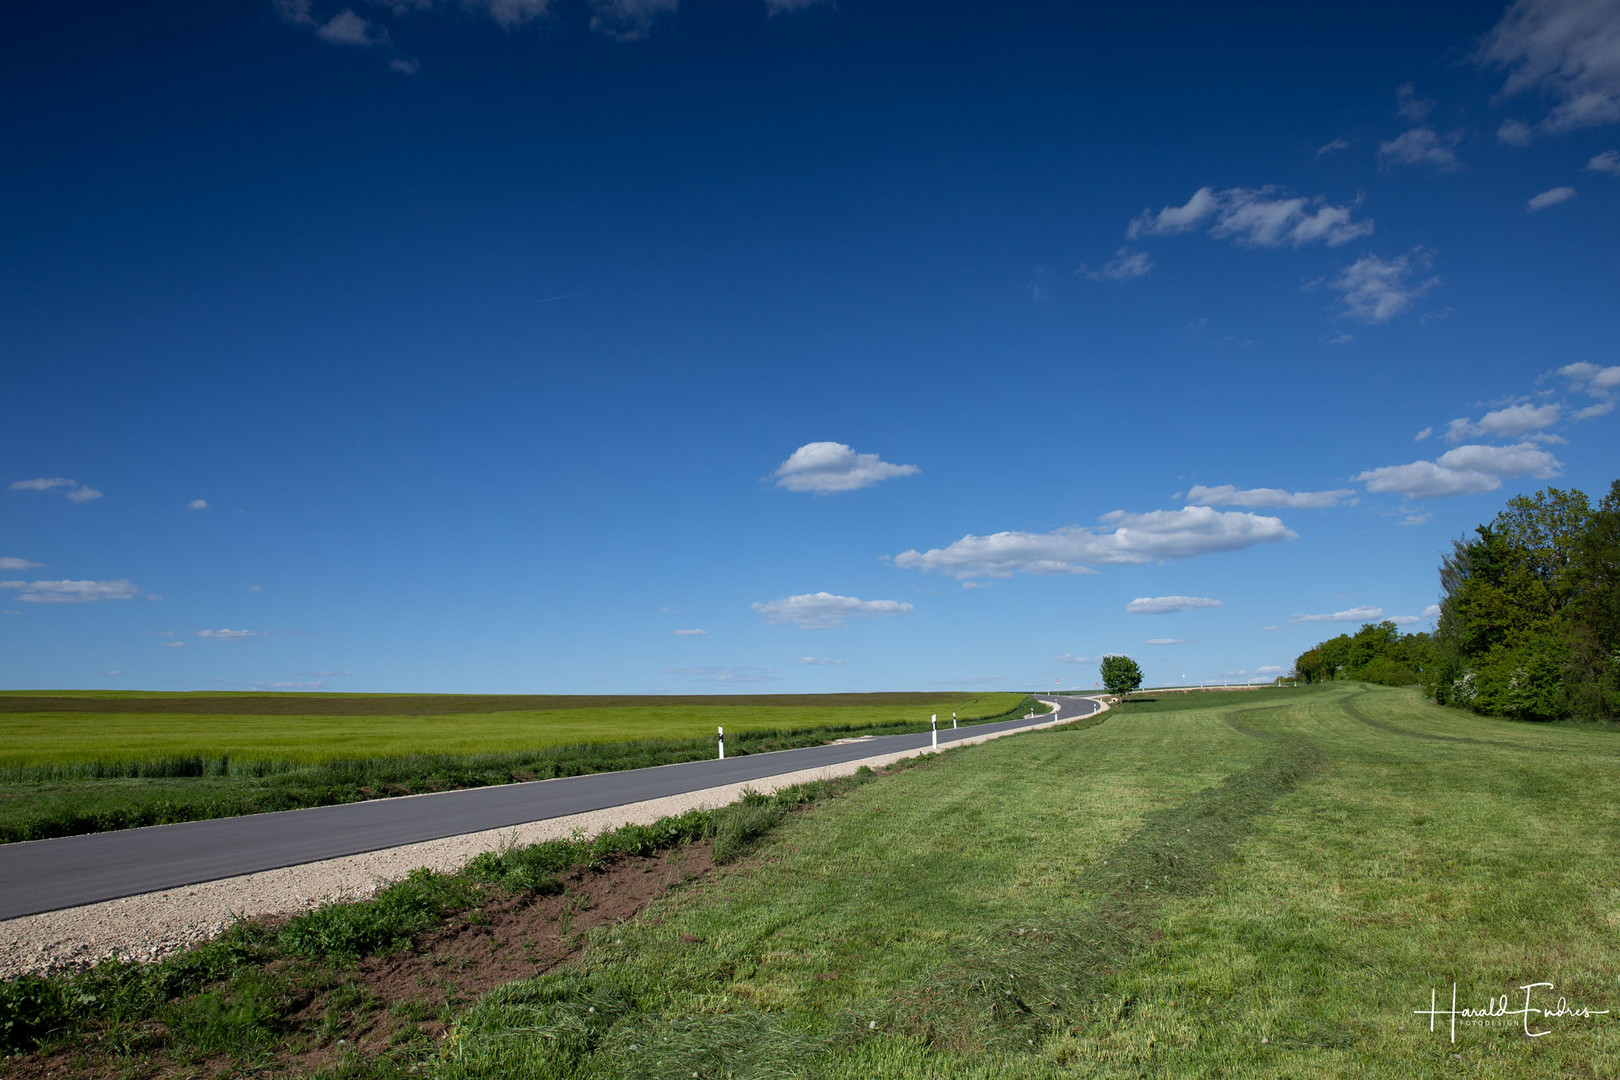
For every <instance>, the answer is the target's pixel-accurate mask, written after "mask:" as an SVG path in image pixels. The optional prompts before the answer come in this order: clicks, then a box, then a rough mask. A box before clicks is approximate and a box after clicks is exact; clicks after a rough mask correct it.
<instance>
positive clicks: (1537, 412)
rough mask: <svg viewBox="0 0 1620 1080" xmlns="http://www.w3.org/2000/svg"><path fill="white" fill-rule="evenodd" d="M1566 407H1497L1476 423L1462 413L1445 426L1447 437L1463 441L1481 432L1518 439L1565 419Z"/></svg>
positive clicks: (1451, 439)
mask: <svg viewBox="0 0 1620 1080" xmlns="http://www.w3.org/2000/svg"><path fill="white" fill-rule="evenodd" d="M1563 411H1564V407H1563V405H1561V404H1558V403H1556V402H1554V403H1552V404H1549V405H1531V404H1528V403H1526V404H1523V405H1510V406H1508V407H1506V408H1502V409H1495V410H1493V411H1491V412H1488V413H1486V414H1485V415H1484V416H1482V417H1480V418H1479V422H1478V423H1477V424H1476V423H1475V422H1474V421H1472V420H1470V419H1469V418H1468V417H1466V416H1460V417H1458V418H1457V419H1455V420H1453V421H1451V423H1449V424H1447V425H1446V435H1445V437H1446V439H1447V441H1449V442H1461V441H1462V440H1464V439H1471V438H1474V437H1475V436H1478V435H1494V436H1496V437H1497V438H1499V439H1516V438H1519V437H1520V436H1522V435H1524V434H1526V433H1528V432H1532V431H1542V430H1544V429H1546V428H1550V427H1552V426H1553V425H1554V424H1556V423H1558V421H1559V420H1560V419H1561V418H1562V415H1563Z"/></svg>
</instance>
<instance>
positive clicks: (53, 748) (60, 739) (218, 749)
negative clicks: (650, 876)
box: [0, 692, 1023, 770]
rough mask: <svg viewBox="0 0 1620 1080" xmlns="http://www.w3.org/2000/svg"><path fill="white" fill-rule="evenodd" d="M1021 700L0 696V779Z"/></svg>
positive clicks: (899, 720) (439, 750)
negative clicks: (76, 768) (29, 772)
mask: <svg viewBox="0 0 1620 1080" xmlns="http://www.w3.org/2000/svg"><path fill="white" fill-rule="evenodd" d="M1022 700H1023V695H1022V694H965V693H964V694H814V695H812V694H798V695H747V696H741V695H737V696H731V695H725V696H709V697H583V696H518V695H493V694H491V695H455V694H164V693H137V692H127V693H112V692H86V693H30V692H9V693H0V770H4V769H6V768H8V767H17V766H31V765H47V764H68V763H74V762H97V761H100V762H116V761H140V760H158V759H163V758H184V757H204V758H218V757H229V758H231V759H237V760H242V761H278V762H279V761H286V762H293V763H297V764H315V763H318V762H322V761H332V760H335V759H339V758H378V757H387V756H390V755H406V754H483V753H499V752H504V751H516V750H530V749H534V748H537V747H545V746H571V745H579V744H584V743H613V742H631V741H637V740H644V739H686V738H697V737H705V738H706V737H710V736H713V735H714V729H715V727H716V726H717V725H724V726H725V728H726V730H727V731H728V732H734V733H736V734H742V733H744V732H748V731H764V730H777V731H783V730H799V729H806V728H816V727H830V726H856V727H878V726H887V725H892V724H907V723H909V724H913V725H915V724H919V723H921V724H926V723H927V722H928V716H929V714H930V713H932V712H944V713H945V714H947V715H948V714H949V713H950V712H951V711H952V710H955V711H957V712H959V713H960V714H961V715H962V716H963V717H969V716H973V717H983V716H993V715H998V714H1001V713H1005V712H1007V711H1008V710H1011V709H1015V708H1016V707H1017V706H1018V704H1019V703H1020V702H1021V701H1022Z"/></svg>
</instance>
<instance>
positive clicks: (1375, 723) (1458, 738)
mask: <svg viewBox="0 0 1620 1080" xmlns="http://www.w3.org/2000/svg"><path fill="white" fill-rule="evenodd" d="M1369 692H1370V691H1367V690H1358V691H1356V692H1355V693H1354V694H1351V695H1350V696H1349V697H1347V698H1345V699H1344V700H1342V701H1340V702H1339V708H1340V709H1342V710H1344V712H1345V714H1346V715H1348V716H1349V717H1350V719H1352V720H1356V721H1359V722H1360V723H1363V724H1366V725H1367V726H1368V727H1370V728H1374V729H1376V730H1378V731H1387V732H1389V733H1390V734H1391V735H1402V736H1405V737H1406V738H1408V739H1427V740H1429V741H1430V742H1447V743H1473V744H1474V745H1475V746H1505V747H1507V748H1508V749H1510V750H1524V749H1527V748H1526V747H1525V746H1524V745H1523V744H1520V743H1511V742H1502V741H1501V740H1500V739H1476V738H1474V737H1473V736H1471V735H1435V734H1433V733H1431V732H1427V731H1412V730H1410V729H1409V728H1403V727H1401V726H1399V725H1397V724H1391V723H1390V722H1389V721H1387V720H1376V719H1374V718H1373V717H1371V716H1368V715H1367V714H1366V713H1364V712H1362V711H1361V710H1360V709H1358V708H1356V705H1355V702H1356V699H1357V698H1362V697H1366V696H1367V694H1368V693H1369ZM1537 749H1538V750H1541V749H1544V748H1542V747H1538V748H1537Z"/></svg>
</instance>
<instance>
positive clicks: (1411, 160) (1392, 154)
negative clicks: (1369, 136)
mask: <svg viewBox="0 0 1620 1080" xmlns="http://www.w3.org/2000/svg"><path fill="white" fill-rule="evenodd" d="M1456 143H1457V140H1456V137H1455V136H1449V137H1447V138H1445V139H1442V138H1441V137H1440V136H1439V135H1438V134H1436V133H1435V130H1434V129H1433V128H1426V127H1420V128H1413V129H1412V130H1411V131H1406V132H1402V133H1401V134H1399V135H1397V136H1395V137H1394V138H1393V139H1391V140H1389V142H1386V143H1379V144H1378V164H1379V165H1381V166H1383V167H1385V168H1388V167H1389V166H1390V165H1429V166H1432V167H1433V168H1435V169H1437V170H1439V171H1441V172H1450V171H1451V170H1453V169H1456V168H1458V167H1459V166H1460V165H1461V164H1462V163H1461V162H1460V161H1458V160H1457V154H1456V151H1454V150H1452V147H1453V146H1455V145H1456Z"/></svg>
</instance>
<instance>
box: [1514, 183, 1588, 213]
mask: <svg viewBox="0 0 1620 1080" xmlns="http://www.w3.org/2000/svg"><path fill="white" fill-rule="evenodd" d="M1575 197H1576V196H1575V189H1574V188H1572V187H1555V188H1551V189H1549V190H1547V191H1543V192H1542V193H1541V194H1540V195H1537V196H1534V197H1533V198H1531V199H1530V201H1528V202H1526V203H1525V204H1524V208H1525V210H1527V211H1529V212H1530V213H1532V214H1533V213H1535V212H1536V211H1537V210H1545V209H1547V207H1549V206H1557V205H1558V204H1559V203H1565V202H1569V200H1571V199H1573V198H1575Z"/></svg>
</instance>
